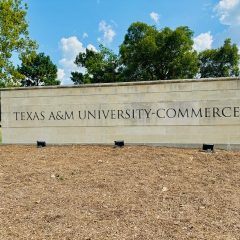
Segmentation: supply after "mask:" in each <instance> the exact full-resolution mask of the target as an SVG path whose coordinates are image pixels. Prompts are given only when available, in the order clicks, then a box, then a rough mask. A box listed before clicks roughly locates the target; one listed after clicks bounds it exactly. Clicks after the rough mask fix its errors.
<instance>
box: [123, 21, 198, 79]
mask: <svg viewBox="0 0 240 240" xmlns="http://www.w3.org/2000/svg"><path fill="white" fill-rule="evenodd" d="M192 35H193V33H192V31H191V30H190V29H189V28H188V27H178V28H177V29H176V30H171V29H170V28H164V29H163V30H162V31H158V30H157V29H156V28H155V27H154V26H149V25H147V24H145V23H141V22H136V23H133V24H132V25H131V26H130V27H129V29H128V31H127V34H126V36H125V39H124V42H123V43H122V44H121V46H120V57H121V60H122V63H123V65H124V66H125V67H124V71H123V75H124V77H125V78H126V79H128V80H131V81H134V80H135V81H136V80H155V79H177V78H192V77H193V76H194V75H195V74H196V73H197V71H198V61H197V53H196V52H195V51H193V49H192V46H193V41H192Z"/></svg>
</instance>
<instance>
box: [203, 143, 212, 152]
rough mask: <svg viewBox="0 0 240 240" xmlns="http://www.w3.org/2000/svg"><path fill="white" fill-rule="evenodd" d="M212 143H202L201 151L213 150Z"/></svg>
mask: <svg viewBox="0 0 240 240" xmlns="http://www.w3.org/2000/svg"><path fill="white" fill-rule="evenodd" d="M213 149H214V144H203V146H202V150H203V151H211V152H213Z"/></svg>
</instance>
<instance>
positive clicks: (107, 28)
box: [98, 20, 116, 45]
mask: <svg viewBox="0 0 240 240" xmlns="http://www.w3.org/2000/svg"><path fill="white" fill-rule="evenodd" d="M98 29H99V31H100V32H103V37H102V38H98V41H99V42H102V43H103V44H104V45H108V44H110V43H111V42H112V41H113V38H114V37H115V36H116V33H115V31H114V30H113V28H112V26H111V25H109V24H107V23H106V22H105V21H103V20H102V21H101V22H100V23H99V28H98Z"/></svg>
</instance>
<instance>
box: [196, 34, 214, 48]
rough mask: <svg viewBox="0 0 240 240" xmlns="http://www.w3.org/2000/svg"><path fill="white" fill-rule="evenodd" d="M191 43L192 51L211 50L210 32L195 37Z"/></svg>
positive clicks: (211, 39)
mask: <svg viewBox="0 0 240 240" xmlns="http://www.w3.org/2000/svg"><path fill="white" fill-rule="evenodd" d="M193 41H194V44H193V49H194V50H196V51H198V52H201V51H203V50H206V49H211V48H212V43H213V36H212V35H211V32H206V33H201V34H200V35H198V36H197V37H195V38H194V39H193Z"/></svg>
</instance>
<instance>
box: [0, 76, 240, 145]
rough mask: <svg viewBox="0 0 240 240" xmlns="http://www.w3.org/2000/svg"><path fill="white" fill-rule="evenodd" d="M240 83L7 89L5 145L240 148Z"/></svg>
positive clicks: (211, 81)
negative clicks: (122, 143) (117, 143)
mask: <svg viewBox="0 0 240 240" xmlns="http://www.w3.org/2000/svg"><path fill="white" fill-rule="evenodd" d="M239 87H240V83H239V79H236V78H230V79H201V80H171V81H154V82H137V83H122V84H121V83H120V84H99V85H83V86H79V87H63V86H59V87H40V88H19V89H7V90H3V91H1V111H2V133H3V143H24V144H29V143H30V144H31V143H35V142H36V141H37V140H44V141H46V142H47V143H49V144H50V143H51V144H74V143H79V144H113V142H114V141H115V140H124V141H125V142H126V144H127V143H129V144H156V145H167V146H172V145H174V146H198V145H200V144H203V143H212V144H218V145H219V146H220V145H221V146H224V147H226V148H238V146H240V88H239Z"/></svg>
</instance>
